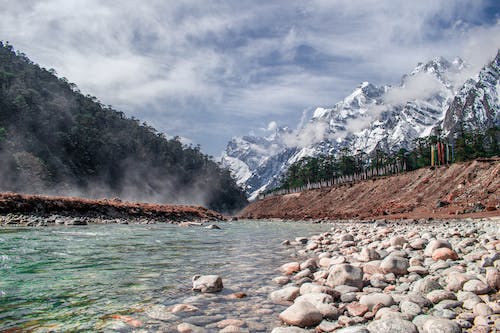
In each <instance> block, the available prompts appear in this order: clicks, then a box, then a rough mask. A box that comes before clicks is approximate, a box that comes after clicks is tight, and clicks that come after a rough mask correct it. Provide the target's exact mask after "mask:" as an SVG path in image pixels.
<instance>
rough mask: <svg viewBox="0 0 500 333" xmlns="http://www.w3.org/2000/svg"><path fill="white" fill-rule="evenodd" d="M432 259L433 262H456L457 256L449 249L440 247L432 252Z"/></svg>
mask: <svg viewBox="0 0 500 333" xmlns="http://www.w3.org/2000/svg"><path fill="white" fill-rule="evenodd" d="M432 259H433V260H436V261H438V260H447V259H451V260H457V259H458V254H457V253H456V252H455V251H453V250H452V249H449V248H447V247H441V248H439V249H435V250H434V252H432Z"/></svg>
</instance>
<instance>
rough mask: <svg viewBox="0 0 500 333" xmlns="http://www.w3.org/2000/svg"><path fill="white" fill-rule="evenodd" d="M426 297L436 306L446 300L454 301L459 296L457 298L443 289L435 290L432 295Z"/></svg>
mask: <svg viewBox="0 0 500 333" xmlns="http://www.w3.org/2000/svg"><path fill="white" fill-rule="evenodd" d="M426 297H427V299H428V300H429V301H431V302H432V303H434V304H437V303H439V302H441V301H442V300H445V299H453V300H454V299H457V296H455V294H454V293H452V292H451V291H447V290H443V289H437V290H433V291H431V292H430V293H428V294H427V295H426Z"/></svg>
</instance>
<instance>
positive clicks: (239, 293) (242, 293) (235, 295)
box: [227, 291, 247, 299]
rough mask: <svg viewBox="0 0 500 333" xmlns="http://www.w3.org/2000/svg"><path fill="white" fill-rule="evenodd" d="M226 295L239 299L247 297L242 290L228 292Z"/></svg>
mask: <svg viewBox="0 0 500 333" xmlns="http://www.w3.org/2000/svg"><path fill="white" fill-rule="evenodd" d="M227 297H228V298H229V299H241V298H245V297H247V294H245V293H244V292H241V291H239V292H237V293H233V294H229V295H228V296H227Z"/></svg>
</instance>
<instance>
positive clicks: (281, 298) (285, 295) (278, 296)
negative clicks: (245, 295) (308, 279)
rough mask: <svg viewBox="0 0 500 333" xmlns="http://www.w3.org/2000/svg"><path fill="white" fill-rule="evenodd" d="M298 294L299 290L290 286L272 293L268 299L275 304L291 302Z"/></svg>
mask: <svg viewBox="0 0 500 333" xmlns="http://www.w3.org/2000/svg"><path fill="white" fill-rule="evenodd" d="M299 293H300V289H299V288H297V287H293V286H291V287H286V288H283V289H279V290H276V291H273V292H272V293H271V294H270V295H269V298H270V299H271V300H272V301H273V302H276V303H283V302H293V301H294V300H295V299H296V298H297V297H298V296H299Z"/></svg>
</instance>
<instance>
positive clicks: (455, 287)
mask: <svg viewBox="0 0 500 333" xmlns="http://www.w3.org/2000/svg"><path fill="white" fill-rule="evenodd" d="M471 279H472V277H471V276H469V275H467V274H463V273H459V272H451V273H450V274H448V276H447V278H446V287H445V288H446V289H447V290H449V291H459V290H461V289H462V287H463V286H464V284H465V282H467V281H469V280H471Z"/></svg>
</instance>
